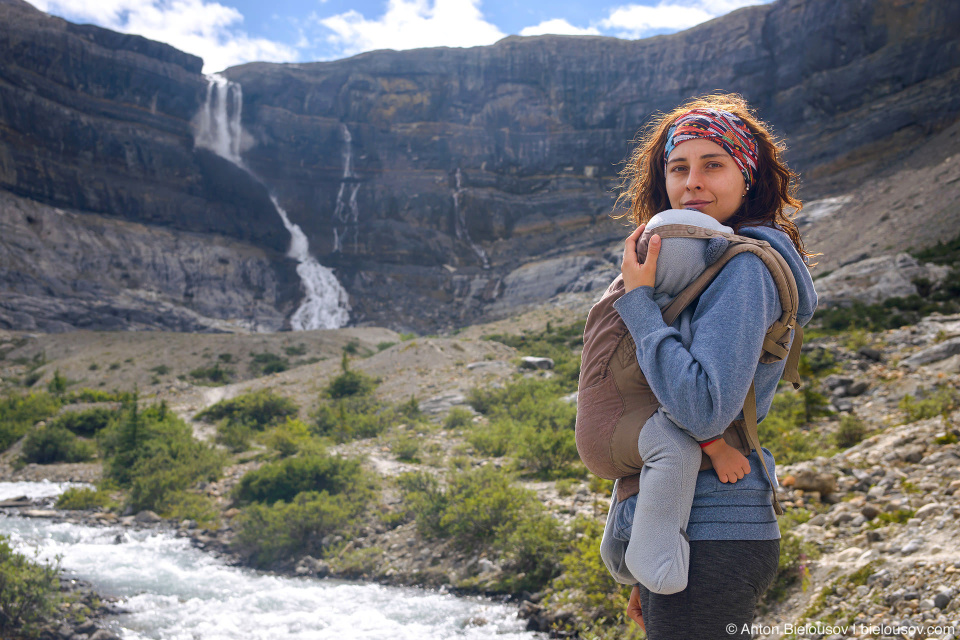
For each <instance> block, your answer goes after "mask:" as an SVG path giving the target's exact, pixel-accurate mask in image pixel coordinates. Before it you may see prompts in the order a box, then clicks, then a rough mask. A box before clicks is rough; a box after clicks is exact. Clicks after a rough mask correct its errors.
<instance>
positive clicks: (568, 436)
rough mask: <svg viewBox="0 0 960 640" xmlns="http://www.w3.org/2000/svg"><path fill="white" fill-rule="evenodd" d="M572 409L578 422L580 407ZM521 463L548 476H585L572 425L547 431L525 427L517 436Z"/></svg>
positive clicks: (551, 428) (518, 455) (546, 429)
mask: <svg viewBox="0 0 960 640" xmlns="http://www.w3.org/2000/svg"><path fill="white" fill-rule="evenodd" d="M568 406H570V405H568ZM570 408H571V409H573V412H574V413H573V419H574V420H576V407H572V406H571V407H570ZM517 460H519V461H520V463H521V464H522V465H523V466H524V468H526V469H528V470H530V471H533V472H534V473H537V474H540V475H545V476H548V477H562V476H564V475H566V474H569V473H573V474H575V475H577V476H581V475H583V472H584V468H583V465H581V464H580V462H579V461H580V455H579V454H578V453H577V443H576V439H575V437H574V430H573V426H572V425H571V426H570V427H564V426H556V427H553V426H547V427H545V428H537V427H534V426H530V425H524V426H523V427H521V428H520V430H519V433H518V434H517Z"/></svg>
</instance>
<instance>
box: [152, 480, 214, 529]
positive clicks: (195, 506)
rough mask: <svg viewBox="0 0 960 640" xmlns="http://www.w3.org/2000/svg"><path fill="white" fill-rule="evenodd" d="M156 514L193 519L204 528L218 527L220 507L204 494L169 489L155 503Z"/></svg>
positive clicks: (180, 518) (178, 518)
mask: <svg viewBox="0 0 960 640" xmlns="http://www.w3.org/2000/svg"><path fill="white" fill-rule="evenodd" d="M156 510H157V515H159V516H161V517H164V518H173V519H176V520H179V521H183V520H195V521H196V523H197V526H200V527H203V528H204V529H211V530H216V529H219V528H220V524H221V523H220V509H219V507H218V506H217V503H216V502H215V501H214V500H213V498H210V497H208V496H205V495H201V494H198V493H192V492H190V491H185V490H182V489H178V490H175V491H170V492H168V493H167V494H165V495H164V496H163V498H162V499H161V500H160V501H158V502H157V504H156Z"/></svg>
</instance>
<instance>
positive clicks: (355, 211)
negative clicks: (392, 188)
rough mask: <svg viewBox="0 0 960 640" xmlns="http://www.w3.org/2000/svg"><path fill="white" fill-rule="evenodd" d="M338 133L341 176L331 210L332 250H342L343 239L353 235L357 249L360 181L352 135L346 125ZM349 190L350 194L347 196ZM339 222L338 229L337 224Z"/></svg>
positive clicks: (354, 245)
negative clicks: (354, 165)
mask: <svg viewBox="0 0 960 640" xmlns="http://www.w3.org/2000/svg"><path fill="white" fill-rule="evenodd" d="M340 134H341V135H342V136H343V143H344V149H343V178H342V179H341V180H340V189H339V191H337V205H336V208H335V209H334V210H333V219H334V220H335V223H334V228H333V250H334V251H343V240H344V238H346V237H347V236H350V235H352V236H353V250H354V251H356V250H357V235H358V230H359V221H360V208H359V207H358V206H357V192H358V191H359V190H360V181H359V180H358V179H357V176H356V175H354V173H353V136H352V135H350V129H348V128H347V125H345V124H341V125H340ZM348 191H349V193H350V195H349V196H347V192H348ZM338 224H339V229H338V227H337V225H338Z"/></svg>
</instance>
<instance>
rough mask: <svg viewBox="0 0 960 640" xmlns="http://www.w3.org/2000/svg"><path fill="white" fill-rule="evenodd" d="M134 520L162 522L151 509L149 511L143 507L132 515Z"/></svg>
mask: <svg viewBox="0 0 960 640" xmlns="http://www.w3.org/2000/svg"><path fill="white" fill-rule="evenodd" d="M134 521H135V522H143V523H152V522H163V518H161V517H160V516H158V515H157V514H156V513H154V512H153V511H150V510H149V509H145V510H143V511H141V512H140V513H138V514H137V515H136V516H135V517H134Z"/></svg>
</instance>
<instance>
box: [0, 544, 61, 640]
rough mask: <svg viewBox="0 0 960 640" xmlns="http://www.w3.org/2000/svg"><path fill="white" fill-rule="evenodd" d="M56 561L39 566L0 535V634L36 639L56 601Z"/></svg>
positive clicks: (57, 577) (57, 603)
mask: <svg viewBox="0 0 960 640" xmlns="http://www.w3.org/2000/svg"><path fill="white" fill-rule="evenodd" d="M59 575H60V559H59V557H58V558H57V560H56V561H55V562H54V564H52V565H49V564H41V563H39V562H35V561H33V560H30V559H29V558H27V557H26V556H25V555H23V554H20V553H17V552H16V551H14V550H13V547H12V546H11V545H10V543H9V538H8V537H7V536H4V535H0V635H2V636H3V637H4V638H6V637H15V636H20V637H24V638H36V637H39V636H40V626H41V625H42V624H43V623H44V622H46V621H47V620H48V619H51V618H52V617H53V615H54V613H55V612H56V611H57V609H58V608H59V607H58V605H59V602H60V580H59Z"/></svg>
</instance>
